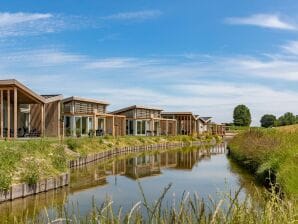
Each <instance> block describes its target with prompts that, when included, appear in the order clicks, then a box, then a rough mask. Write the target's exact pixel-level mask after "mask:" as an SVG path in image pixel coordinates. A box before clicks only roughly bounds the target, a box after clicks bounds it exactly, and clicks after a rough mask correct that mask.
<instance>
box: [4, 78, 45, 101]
mask: <svg viewBox="0 0 298 224" xmlns="http://www.w3.org/2000/svg"><path fill="white" fill-rule="evenodd" d="M0 86H9V87H17V88H19V89H20V90H21V91H23V92H25V93H26V94H28V95H30V96H31V97H32V98H34V99H35V100H36V101H39V102H41V103H46V99H45V98H44V97H42V96H41V95H39V94H37V93H35V92H34V91H32V90H31V89H29V88H28V87H26V86H25V85H23V84H22V83H20V82H19V81H17V80H15V79H6V80H0Z"/></svg>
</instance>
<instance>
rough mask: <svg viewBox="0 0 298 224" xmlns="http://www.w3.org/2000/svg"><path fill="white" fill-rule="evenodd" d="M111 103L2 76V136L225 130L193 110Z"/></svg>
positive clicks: (219, 132)
mask: <svg viewBox="0 0 298 224" xmlns="http://www.w3.org/2000/svg"><path fill="white" fill-rule="evenodd" d="M108 105H109V104H108V103H107V102H103V101H98V100H94V99H86V98H81V97H69V98H66V99H64V98H63V96H62V95H39V94H36V93H35V92H34V91H32V90H30V89H29V88H28V87H26V86H24V85H23V84H22V83H20V82H18V81H17V80H0V107H1V108H0V138H19V137H60V136H88V135H89V136H90V135H92V136H103V135H112V136H124V135H148V136H159V135H195V134H203V133H212V134H219V135H224V134H225V129H224V126H223V125H219V124H215V123H213V122H211V117H200V116H198V115H194V114H193V113H192V112H163V110H161V109H158V108H151V107H143V106H131V107H126V108H123V109H120V110H117V111H114V112H110V113H108V112H107V107H108Z"/></svg>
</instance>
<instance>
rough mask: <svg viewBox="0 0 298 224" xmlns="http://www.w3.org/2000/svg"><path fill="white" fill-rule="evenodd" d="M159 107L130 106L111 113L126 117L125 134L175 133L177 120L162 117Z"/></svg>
mask: <svg viewBox="0 0 298 224" xmlns="http://www.w3.org/2000/svg"><path fill="white" fill-rule="evenodd" d="M161 111H162V110H161V109H157V108H151V107H143V106H136V105H135V106H131V107H126V108H123V109H120V110H117V111H114V112H113V114H117V115H123V116H125V117H126V134H127V135H143V136H160V135H176V134H177V121H176V120H175V119H167V118H162V116H161Z"/></svg>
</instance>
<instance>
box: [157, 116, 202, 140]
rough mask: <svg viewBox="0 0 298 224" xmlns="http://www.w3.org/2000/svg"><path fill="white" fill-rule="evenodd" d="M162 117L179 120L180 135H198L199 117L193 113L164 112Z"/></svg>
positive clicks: (178, 130) (178, 129) (178, 131)
mask: <svg viewBox="0 0 298 224" xmlns="http://www.w3.org/2000/svg"><path fill="white" fill-rule="evenodd" d="M161 116H162V117H163V118H167V119H175V120H177V134H178V135H194V134H196V133H197V129H198V127H197V117H196V116H195V115H194V114H193V113H192V112H162V113H161Z"/></svg>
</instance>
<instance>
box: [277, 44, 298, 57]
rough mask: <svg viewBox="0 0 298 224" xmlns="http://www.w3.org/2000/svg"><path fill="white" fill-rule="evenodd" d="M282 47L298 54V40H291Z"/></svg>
mask: <svg viewBox="0 0 298 224" xmlns="http://www.w3.org/2000/svg"><path fill="white" fill-rule="evenodd" d="M281 47H282V49H283V50H284V51H285V52H286V53H290V54H294V55H298V41H290V42H288V43H287V44H285V45H283V46H281Z"/></svg>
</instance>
